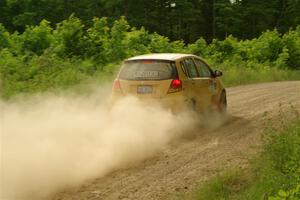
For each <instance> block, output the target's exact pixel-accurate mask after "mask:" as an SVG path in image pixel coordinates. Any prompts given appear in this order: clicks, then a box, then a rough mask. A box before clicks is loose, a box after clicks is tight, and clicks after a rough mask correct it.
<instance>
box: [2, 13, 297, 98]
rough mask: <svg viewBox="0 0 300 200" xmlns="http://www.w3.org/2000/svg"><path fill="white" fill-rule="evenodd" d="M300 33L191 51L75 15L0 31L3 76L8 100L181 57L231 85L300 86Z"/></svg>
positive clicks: (123, 25) (201, 44) (230, 40)
mask: <svg viewBox="0 0 300 200" xmlns="http://www.w3.org/2000/svg"><path fill="white" fill-rule="evenodd" d="M299 42H300V27H299V28H297V29H296V30H290V31H289V32H288V33H287V34H284V35H283V36H282V35H281V34H279V33H278V32H277V31H276V30H274V31H267V32H265V33H263V34H262V35H261V36H260V37H259V38H258V39H253V40H242V41H240V40H238V39H237V38H235V37H233V36H229V37H227V38H226V39H225V40H217V39H215V40H213V42H212V43H211V44H207V43H206V41H205V40H204V39H203V38H200V39H198V40H197V41H196V42H195V43H194V44H188V45H185V43H184V42H183V41H182V40H177V41H170V39H169V38H168V37H165V36H162V35H159V34H158V33H149V32H148V31H146V30H145V28H140V29H137V28H135V27H130V26H129V24H128V22H127V21H126V20H125V18H124V17H121V18H120V19H119V20H115V21H114V22H113V23H112V24H111V25H110V23H109V21H108V19H107V18H94V19H93V21H92V23H91V25H90V26H89V27H85V26H84V25H83V23H82V21H81V20H80V19H79V18H77V17H75V16H74V15H71V16H70V17H69V18H68V19H66V20H64V21H62V22H60V23H58V24H57V25H56V28H55V29H53V28H51V26H50V23H49V22H48V21H46V20H43V21H41V23H40V24H39V25H37V26H27V27H26V29H25V31H24V32H23V33H21V34H20V33H18V32H15V33H13V34H10V33H8V32H7V31H6V29H5V27H4V26H3V25H0V56H1V61H0V73H1V84H2V85H3V86H2V89H3V91H2V96H4V97H5V98H8V97H10V96H14V95H17V94H18V93H24V92H25V93H27V92H40V91H45V90H51V89H52V88H61V87H69V86H72V85H76V84H79V83H81V82H82V81H85V80H88V79H90V77H93V76H96V74H99V73H100V74H101V73H102V72H104V73H110V74H113V73H114V70H116V69H117V68H116V67H115V66H116V64H115V63H120V62H121V61H122V60H123V59H125V58H127V57H131V56H135V55H140V54H147V53H163V52H179V53H193V54H196V55H200V56H203V57H205V58H206V59H207V60H208V61H209V62H210V63H211V64H212V66H213V68H219V69H221V70H223V71H224V74H225V75H224V82H225V84H226V85H228V86H229V85H237V84H247V83H256V82H265V81H276V80H299V79H300V74H299V71H291V70H288V69H300V68H299V66H300V49H299V46H300V45H299Z"/></svg>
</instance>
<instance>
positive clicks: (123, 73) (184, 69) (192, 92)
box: [112, 53, 227, 112]
mask: <svg viewBox="0 0 300 200" xmlns="http://www.w3.org/2000/svg"><path fill="white" fill-rule="evenodd" d="M220 76H222V72H221V71H218V70H215V71H213V70H212V69H211V68H210V67H209V65H208V64H207V63H206V62H205V61H204V60H203V59H201V58H200V57H198V56H195V55H191V54H175V53H160V54H148V55H141V56H136V57H132V58H129V59H127V60H125V61H124V62H123V65H122V67H121V69H120V72H119V74H118V76H117V78H116V80H115V82H114V85H113V92H112V99H113V101H115V100H117V99H119V98H122V97H124V96H127V95H134V96H136V97H138V98H141V99H145V100H155V101H158V102H160V103H162V105H165V106H167V107H169V108H171V109H172V110H173V111H175V112H176V111H180V110H182V109H185V108H187V107H189V108H192V109H193V110H195V111H199V112H204V111H210V110H211V109H215V108H216V109H217V110H218V111H222V112H223V111H225V110H226V107H227V100H226V90H225V88H224V85H223V84H222V81H221V80H220V78H219V77H220Z"/></svg>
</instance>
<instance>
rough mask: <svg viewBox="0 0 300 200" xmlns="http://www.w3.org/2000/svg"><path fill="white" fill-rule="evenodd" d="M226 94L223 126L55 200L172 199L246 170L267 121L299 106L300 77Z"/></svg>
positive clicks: (287, 114)
mask: <svg viewBox="0 0 300 200" xmlns="http://www.w3.org/2000/svg"><path fill="white" fill-rule="evenodd" d="M227 96H228V113H229V116H228V120H227V122H226V123H225V124H224V125H223V126H222V127H219V128H217V129H210V130H203V128H198V129H194V130H193V131H192V133H189V134H188V136H187V137H186V138H183V139H180V140H178V141H174V142H173V143H172V144H171V145H170V146H168V147H167V148H165V149H164V151H162V152H161V153H160V154H159V155H156V156H154V157H152V158H150V159H148V160H146V161H144V162H142V163H138V164H137V165H136V166H130V167H127V168H125V169H120V170H117V171H115V172H113V173H110V174H109V175H107V176H105V177H102V178H99V179H96V180H93V181H91V182H89V183H86V184H84V185H82V186H80V187H78V188H74V189H72V190H68V191H65V192H61V193H59V194H57V195H56V196H55V197H54V198H52V199H53V200H71V199H72V200H79V199H80V200H84V199H88V200H94V199H139V200H143V199H145V200H146V199H147V200H151V199H153V200H154V199H168V198H170V197H174V195H176V194H179V193H182V192H189V191H191V190H193V189H194V188H195V186H197V185H198V184H199V183H201V182H202V181H204V180H206V179H207V178H209V177H211V176H213V175H215V174H216V173H218V172H220V171H222V170H225V169H227V168H230V167H239V168H243V167H245V166H247V164H248V158H249V157H251V155H253V154H255V153H256V152H257V151H258V149H259V146H260V144H261V134H262V132H263V131H264V127H265V124H266V123H267V122H268V120H269V119H272V120H273V121H276V120H278V114H281V115H284V117H285V118H289V117H292V116H293V112H294V111H295V109H296V110H298V111H299V110H300V81H290V82H274V83H264V84H253V85H246V86H238V87H233V88H229V89H227ZM291 106H293V107H294V108H291Z"/></svg>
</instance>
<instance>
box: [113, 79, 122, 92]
mask: <svg viewBox="0 0 300 200" xmlns="http://www.w3.org/2000/svg"><path fill="white" fill-rule="evenodd" d="M113 89H114V90H121V84H120V80H119V79H116V80H115V82H114V86H113Z"/></svg>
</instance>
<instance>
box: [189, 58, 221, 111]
mask: <svg viewBox="0 0 300 200" xmlns="http://www.w3.org/2000/svg"><path fill="white" fill-rule="evenodd" d="M194 61H195V64H196V68H197V71H198V74H199V77H198V78H197V79H198V81H197V86H198V90H199V92H198V96H197V99H198V101H199V102H200V103H201V104H202V105H203V106H204V107H205V108H208V107H209V106H212V104H213V99H214V98H215V96H216V95H217V81H216V79H215V77H214V76H213V71H212V70H211V69H210V67H209V66H208V65H207V64H206V63H205V62H204V61H202V60H201V59H199V58H194Z"/></svg>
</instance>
